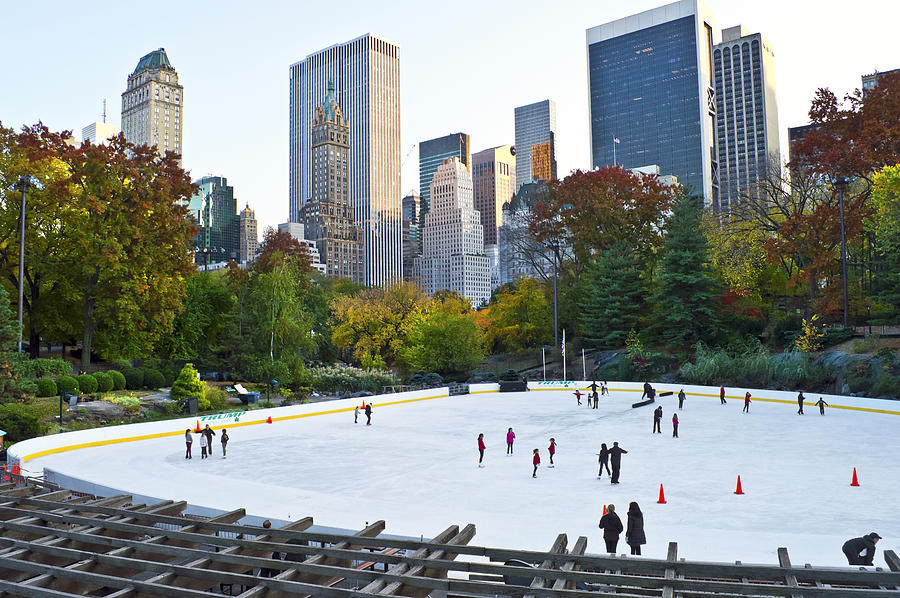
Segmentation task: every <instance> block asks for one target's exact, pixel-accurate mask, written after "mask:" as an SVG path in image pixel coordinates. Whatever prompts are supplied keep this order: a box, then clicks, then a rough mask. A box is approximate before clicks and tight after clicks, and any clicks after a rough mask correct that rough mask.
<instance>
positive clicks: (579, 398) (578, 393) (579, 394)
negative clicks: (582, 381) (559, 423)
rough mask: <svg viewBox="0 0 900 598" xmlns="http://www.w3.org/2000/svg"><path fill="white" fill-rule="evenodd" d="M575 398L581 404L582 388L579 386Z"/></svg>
mask: <svg viewBox="0 0 900 598" xmlns="http://www.w3.org/2000/svg"><path fill="white" fill-rule="evenodd" d="M575 400H576V401H578V404H579V405H581V390H580V389H578V388H576V389H575Z"/></svg>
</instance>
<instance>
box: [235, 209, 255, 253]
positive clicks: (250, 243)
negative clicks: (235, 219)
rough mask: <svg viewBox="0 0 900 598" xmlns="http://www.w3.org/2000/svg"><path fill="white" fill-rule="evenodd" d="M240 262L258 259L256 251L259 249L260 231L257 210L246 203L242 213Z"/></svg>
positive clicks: (240, 222) (240, 223)
mask: <svg viewBox="0 0 900 598" xmlns="http://www.w3.org/2000/svg"><path fill="white" fill-rule="evenodd" d="M239 229H240V235H239V236H240V246H241V250H240V262H241V263H242V264H246V263H249V262H252V261H253V260H254V259H256V251H257V249H259V232H258V230H257V223H256V212H255V211H253V210H251V209H250V204H246V205H245V206H244V209H243V210H241V213H240V221H239Z"/></svg>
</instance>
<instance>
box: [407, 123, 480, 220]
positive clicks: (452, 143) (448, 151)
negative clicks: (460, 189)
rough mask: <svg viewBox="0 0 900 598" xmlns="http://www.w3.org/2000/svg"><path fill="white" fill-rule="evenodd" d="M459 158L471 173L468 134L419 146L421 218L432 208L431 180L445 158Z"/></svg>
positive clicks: (450, 136)
mask: <svg viewBox="0 0 900 598" xmlns="http://www.w3.org/2000/svg"><path fill="white" fill-rule="evenodd" d="M453 157H456V158H459V161H460V162H461V163H462V164H463V166H465V167H466V168H467V169H469V172H470V173H471V171H472V170H471V168H470V166H471V164H472V161H471V160H470V158H469V136H468V135H467V134H466V133H451V134H450V135H445V136H443V137H438V138H437V139H429V140H428V141H423V142H421V143H420V144H419V193H420V194H421V196H420V199H419V211H420V216H421V214H424V213H425V212H428V210H429V209H430V208H431V179H432V178H434V173H435V172H437V169H438V166H440V165H441V164H442V163H443V162H444V159H445V158H453Z"/></svg>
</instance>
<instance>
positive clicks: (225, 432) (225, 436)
mask: <svg viewBox="0 0 900 598" xmlns="http://www.w3.org/2000/svg"><path fill="white" fill-rule="evenodd" d="M221 440H222V458H223V459H224V458H225V447H226V445H227V444H228V441H229V440H230V438H228V430H226V429H225V428H222V438H221Z"/></svg>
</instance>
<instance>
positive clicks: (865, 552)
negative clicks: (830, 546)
mask: <svg viewBox="0 0 900 598" xmlns="http://www.w3.org/2000/svg"><path fill="white" fill-rule="evenodd" d="M880 539H881V536H879V535H878V534H876V533H875V532H871V533H869V534H866V535H865V536H862V537H861V538H852V539H850V540H847V541H846V542H844V545H843V546H842V547H841V550H843V551H844V556H846V557H847V563H848V564H850V565H869V566H871V565H873V564H874V562H873V561H874V559H875V544H876V543H877V542H878V540H880Z"/></svg>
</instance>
